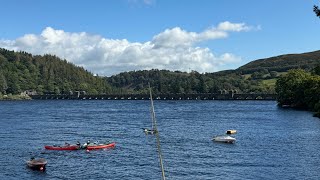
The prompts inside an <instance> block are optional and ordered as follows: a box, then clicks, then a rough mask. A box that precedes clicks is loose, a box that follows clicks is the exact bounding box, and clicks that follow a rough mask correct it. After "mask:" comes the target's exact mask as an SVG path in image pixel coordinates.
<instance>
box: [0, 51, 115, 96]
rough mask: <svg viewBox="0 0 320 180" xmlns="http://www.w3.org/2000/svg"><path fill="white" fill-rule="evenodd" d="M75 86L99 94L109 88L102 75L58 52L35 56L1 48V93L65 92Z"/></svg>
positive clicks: (72, 90)
mask: <svg viewBox="0 0 320 180" xmlns="http://www.w3.org/2000/svg"><path fill="white" fill-rule="evenodd" d="M76 90H81V91H86V93H90V94H100V93H106V92H108V91H110V85H108V83H107V82H106V80H105V78H102V77H95V76H93V74H92V73H90V72H88V71H87V70H85V69H84V68H82V67H78V66H75V65H74V64H72V63H69V62H67V61H66V60H62V59H60V58H58V57H57V56H54V55H44V56H38V55H36V56H34V55H32V54H29V53H26V52H14V51H9V50H6V49H2V48H0V94H1V93H2V94H9V93H12V94H19V93H21V92H24V91H31V92H37V93H38V94H44V93H51V94H60V93H63V94H65V93H70V92H74V91H76Z"/></svg>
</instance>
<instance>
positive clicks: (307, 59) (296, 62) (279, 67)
mask: <svg viewBox="0 0 320 180" xmlns="http://www.w3.org/2000/svg"><path fill="white" fill-rule="evenodd" d="M319 63H320V51H314V52H308V53H302V54H287V55H281V56H275V57H270V58H265V59H259V60H255V61H252V62H250V63H248V64H246V65H244V66H241V67H239V68H238V69H237V70H238V71H241V72H242V73H243V74H251V73H253V72H257V71H261V70H263V69H267V70H268V71H277V72H285V71H288V70H290V69H297V68H301V69H305V70H310V69H312V68H314V67H315V66H317V65H318V64H319Z"/></svg>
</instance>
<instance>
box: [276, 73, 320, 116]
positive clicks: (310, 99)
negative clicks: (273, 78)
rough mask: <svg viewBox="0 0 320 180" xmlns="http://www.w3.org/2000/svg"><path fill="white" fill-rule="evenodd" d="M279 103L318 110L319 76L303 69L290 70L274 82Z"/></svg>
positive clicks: (319, 99)
mask: <svg viewBox="0 0 320 180" xmlns="http://www.w3.org/2000/svg"><path fill="white" fill-rule="evenodd" d="M276 92H277V95H278V99H277V100H278V103H279V105H289V106H291V107H295V108H302V109H310V110H313V111H319V112H320V109H319V102H320V96H319V95H320V76H319V75H312V74H311V73H308V72H306V71H304V70H301V69H297V70H290V71H289V72H288V73H287V74H286V75H283V76H281V77H280V78H279V79H278V80H277V82H276Z"/></svg>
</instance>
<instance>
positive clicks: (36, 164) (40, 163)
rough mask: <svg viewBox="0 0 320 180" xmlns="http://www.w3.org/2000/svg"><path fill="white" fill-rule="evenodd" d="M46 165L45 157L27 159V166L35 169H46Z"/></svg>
mask: <svg viewBox="0 0 320 180" xmlns="http://www.w3.org/2000/svg"><path fill="white" fill-rule="evenodd" d="M46 165H47V160H45V159H43V158H40V159H33V160H30V161H27V166H28V167H29V168H30V169H33V170H40V171H44V170H45V169H46Z"/></svg>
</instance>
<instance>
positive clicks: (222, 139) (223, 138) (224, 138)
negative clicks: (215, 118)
mask: <svg viewBox="0 0 320 180" xmlns="http://www.w3.org/2000/svg"><path fill="white" fill-rule="evenodd" d="M212 140H213V141H216V142H224V143H235V142H236V138H233V137H231V136H216V137H214V138H213V139H212Z"/></svg>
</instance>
